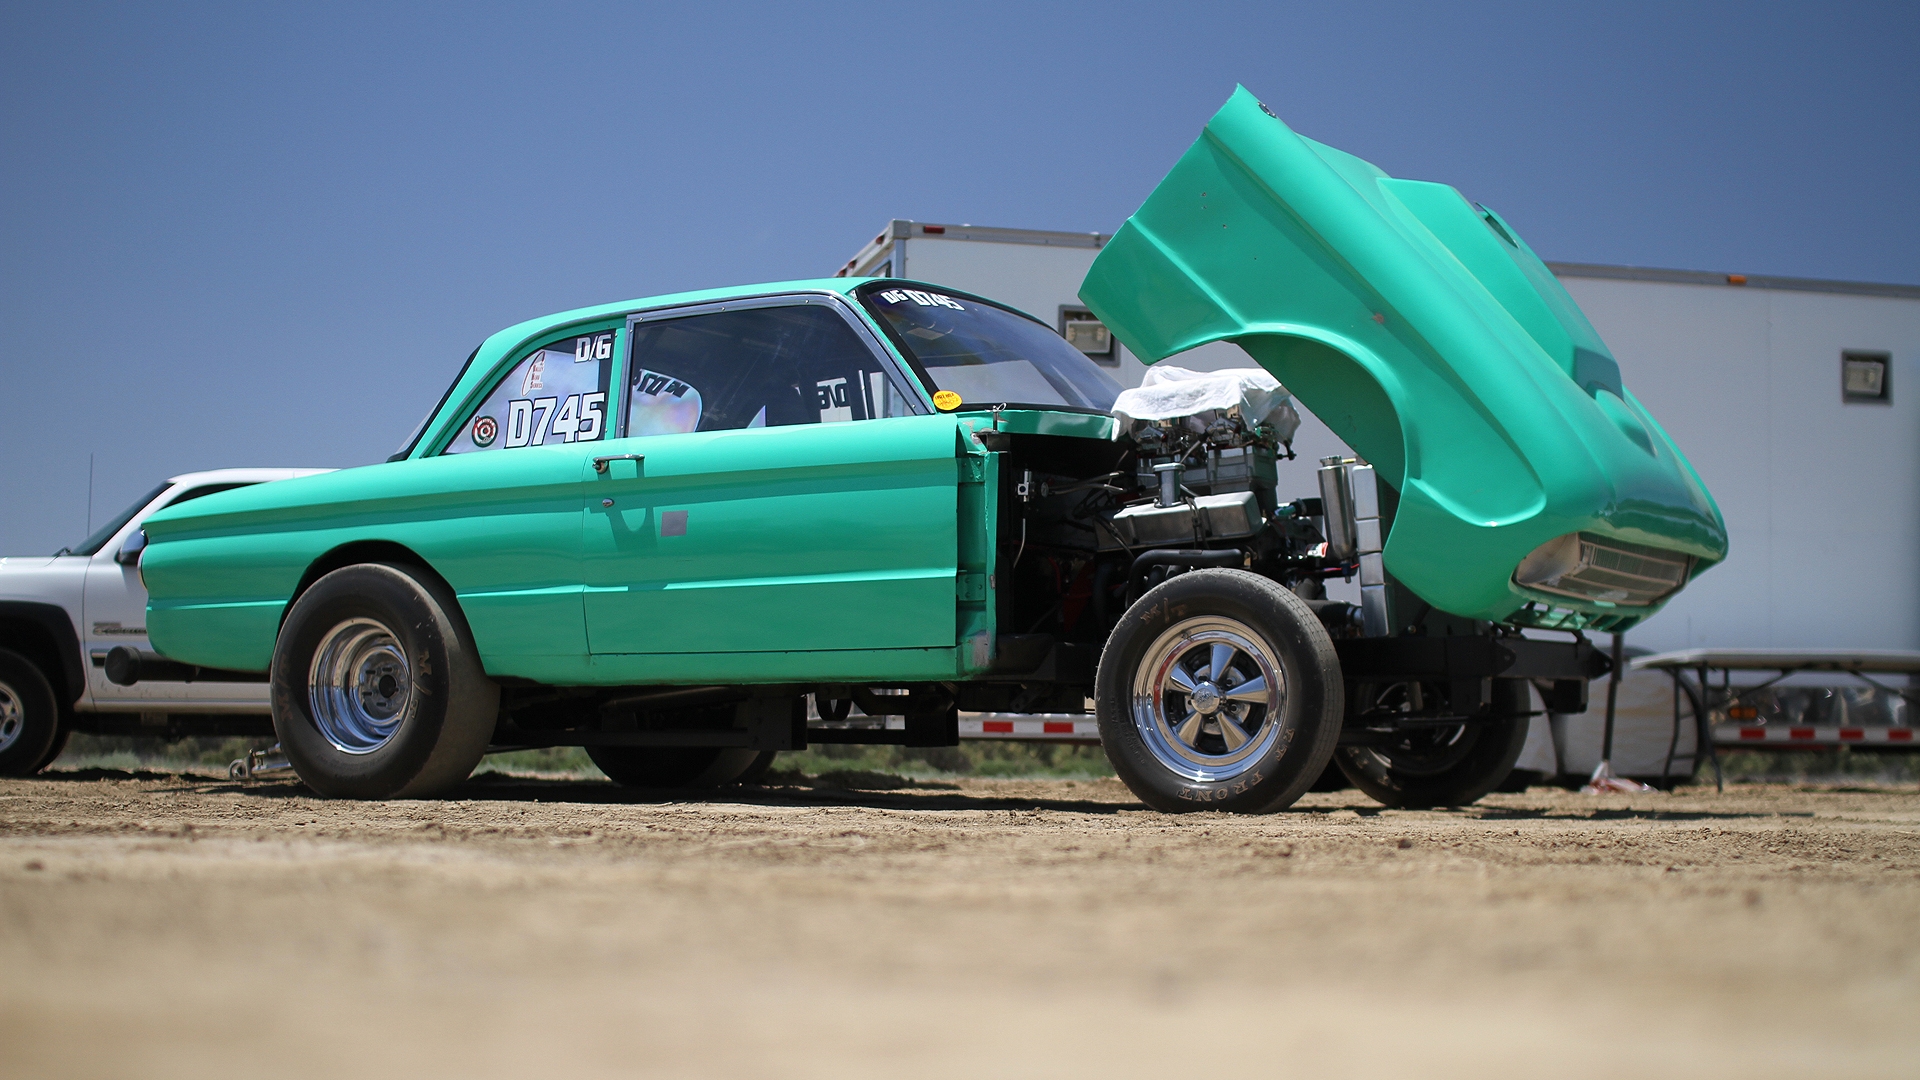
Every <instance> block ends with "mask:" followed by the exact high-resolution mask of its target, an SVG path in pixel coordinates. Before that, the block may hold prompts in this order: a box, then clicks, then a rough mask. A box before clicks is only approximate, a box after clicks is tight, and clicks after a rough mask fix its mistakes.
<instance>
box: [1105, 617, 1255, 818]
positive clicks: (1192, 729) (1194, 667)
mask: <svg viewBox="0 0 1920 1080" xmlns="http://www.w3.org/2000/svg"><path fill="white" fill-rule="evenodd" d="M1286 703H1287V677H1286V672H1285V670H1284V669H1283V668H1282V667H1281V665H1280V661H1279V657H1278V656H1277V655H1276V653H1275V650H1274V648H1273V646H1272V645H1271V644H1269V643H1268V642H1267V640H1266V639H1265V638H1263V637H1261V636H1260V634H1259V633H1257V632H1256V631H1254V630H1253V628H1251V627H1249V626H1247V625H1246V624H1245V623H1242V622H1240V621H1239V620H1237V619H1229V618H1226V617H1224V616H1215V615H1209V616H1202V617H1200V618H1195V619H1187V620H1185V621H1184V622H1180V623H1176V624H1174V625H1173V626H1171V627H1169V628H1167V629H1166V630H1164V631H1162V632H1161V634H1160V636H1159V637H1157V638H1155V639H1154V640H1153V644H1151V645H1149V646H1148V647H1147V651H1146V654H1145V655H1144V656H1142V657H1141V658H1140V664H1139V666H1138V667H1136V668H1135V669H1134V676H1133V722H1134V726H1135V727H1136V728H1137V729H1138V730H1139V732H1140V737H1141V739H1142V740H1143V741H1144V742H1145V743H1146V747H1147V752H1148V753H1151V754H1152V755H1153V756H1154V758H1155V759H1156V760H1158V761H1159V762H1160V764H1162V765H1164V766H1166V767H1167V768H1168V769H1170V770H1172V771H1173V772H1175V773H1177V774H1179V775H1180V776H1183V777H1185V778H1187V779H1189V780H1196V781H1200V782H1203V783H1206V782H1214V781H1220V780H1232V779H1235V778H1236V777H1239V776H1241V775H1242V774H1244V773H1247V772H1249V771H1251V770H1252V769H1254V768H1255V767H1256V766H1257V765H1259V764H1260V762H1261V761H1263V760H1264V759H1265V758H1266V756H1267V754H1268V752H1269V751H1271V750H1272V749H1273V746H1274V744H1275V743H1276V742H1277V741H1278V740H1279V739H1280V737H1281V734H1282V729H1283V728H1284V727H1285V717H1286V711H1287V709H1286Z"/></svg>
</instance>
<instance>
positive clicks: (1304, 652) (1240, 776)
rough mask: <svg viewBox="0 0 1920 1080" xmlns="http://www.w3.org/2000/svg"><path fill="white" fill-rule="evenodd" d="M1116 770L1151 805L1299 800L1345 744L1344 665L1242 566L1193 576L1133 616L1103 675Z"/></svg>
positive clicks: (1299, 605) (1284, 596)
mask: <svg viewBox="0 0 1920 1080" xmlns="http://www.w3.org/2000/svg"><path fill="white" fill-rule="evenodd" d="M1094 694H1095V702H1096V707H1097V709H1096V711H1097V715H1098V718H1099V723H1100V739H1101V742H1102V743H1103V744H1104V745H1105V746H1106V748H1107V756H1108V758H1109V759H1110V760H1111V761H1112V762H1113V767H1114V771H1115V772H1117V773H1119V774H1120V779H1121V780H1123V781H1125V783H1126V785H1127V787H1128V788H1130V789H1131V790H1132V791H1133V793H1134V794H1135V795H1137V796H1139V797H1140V801H1141V802H1144V803H1146V804H1147V805H1148V806H1151V807H1153V808H1154V809H1156V810H1161V811H1165V812H1168V813H1179V812H1183V811H1189V810H1227V811H1233V812H1235V813H1249V814H1260V813H1270V812H1272V811H1275V810H1280V809H1284V808H1285V807H1287V806H1290V805H1292V804H1293V802H1294V800H1296V799H1298V798H1299V797H1300V796H1301V795H1302V794H1303V793H1304V792H1306V790H1307V789H1308V788H1310V787H1312V786H1313V783H1314V781H1315V780H1317V779H1319V778H1320V774H1321V773H1322V772H1323V771H1324V770H1325V769H1326V766H1327V761H1328V759H1329V758H1330V757H1331V756H1332V754H1333V751H1334V747H1335V745H1336V744H1337V743H1338V741H1339V737H1340V720H1341V716H1342V713H1343V711H1344V709H1343V700H1344V686H1343V684H1342V682H1341V678H1340V662H1339V659H1338V658H1337V657H1336V656H1335V655H1334V651H1333V642H1332V640H1331V639H1329V638H1328V637H1327V631H1326V629H1325V628H1324V627H1323V626H1321V624H1320V620H1319V619H1317V618H1316V617H1315V616H1314V614H1313V611H1312V609H1310V608H1308V607H1307V605H1306V603H1305V602H1303V601H1302V600H1301V599H1300V598H1299V597H1297V596H1295V595H1294V594H1293V593H1291V592H1289V591H1287V590H1286V589H1285V588H1282V587H1281V586H1279V585H1277V584H1275V583H1274V582H1271V581H1269V580H1267V579H1266V578H1263V577H1259V576H1258V575H1255V574H1250V573H1247V572H1245V571H1241V570H1195V571H1190V572H1188V573H1184V574H1180V575H1178V576H1176V577H1173V578H1171V579H1169V580H1167V581H1166V582H1164V583H1162V584H1160V585H1157V586H1155V587H1154V588H1153V589H1152V590H1150V591H1149V592H1148V593H1147V594H1146V595H1145V596H1143V597H1141V598H1140V602H1139V603H1137V604H1135V605H1134V606H1133V607H1132V608H1130V609H1128V611H1127V613H1126V614H1125V615H1123V616H1121V618H1120V622H1119V624H1118V625H1116V626H1115V627H1114V630H1113V634H1112V636H1111V637H1109V638H1108V639H1107V645H1106V648H1105V649H1104V650H1102V652H1101V655H1100V669H1099V672H1098V674H1097V675H1096V677H1095V687H1094Z"/></svg>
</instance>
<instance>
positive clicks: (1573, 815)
mask: <svg viewBox="0 0 1920 1080" xmlns="http://www.w3.org/2000/svg"><path fill="white" fill-rule="evenodd" d="M36 779H39V780H51V781H56V782H68V783H86V782H97V781H127V780H137V781H147V782H160V783H170V784H172V785H175V790H180V791H191V792H193V793H195V794H202V795H213V794H222V793H227V794H235V795H245V796H248V797H250V798H254V799H260V800H283V799H304V798H313V797H315V796H314V793H313V792H312V791H311V790H310V789H309V788H307V787H306V785H304V784H302V783H300V782H299V781H298V780H295V779H293V778H292V777H284V778H271V779H262V780H258V781H255V782H252V783H244V782H240V781H234V780H228V779H225V778H223V777H215V776H208V775H202V774H195V773H181V772H163V771H158V770H149V769H139V770H127V769H105V768H88V769H73V770H64V771H52V770H49V771H47V772H44V773H41V774H40V775H39V776H38V777H36ZM1040 782H1044V781H1040ZM1328 794H1335V795H1338V796H1351V798H1341V799H1340V801H1339V802H1337V803H1331V802H1327V801H1323V800H1324V799H1325V796H1324V795H1323V796H1321V797H1320V798H1313V797H1311V796H1310V797H1309V798H1313V801H1312V802H1311V803H1310V804H1306V805H1302V804H1296V805H1295V806H1293V807H1292V808H1290V810H1289V811H1286V812H1283V813H1282V814H1281V815H1279V817H1278V820H1285V819H1286V818H1287V817H1288V816H1294V815H1303V814H1314V815H1324V814H1332V813H1346V812H1351V813H1353V814H1355V815H1357V816H1359V817H1362V818H1375V817H1380V816H1381V815H1383V814H1392V815H1395V816H1398V815H1401V814H1404V813H1407V812H1408V811H1399V810H1393V809H1390V808H1388V807H1383V806H1380V805H1378V804H1376V803H1374V802H1372V801H1371V800H1368V799H1366V798H1365V797H1364V796H1361V795H1359V794H1358V793H1356V792H1338V793H1328ZM433 801H456V802H457V801H471V802H526V803H570V804H578V805H603V806H618V805H634V806H664V805H673V804H680V805H698V804H702V803H711V804H716V805H717V804H727V805H733V806H739V805H746V806H770V807H771V806H777V807H796V806H802V807H805V806H813V807H821V808H827V807H852V808H863V809H871V810H924V811H969V810H970V811H1029V812H1031V811H1038V810H1047V811H1054V812H1059V813H1074V814H1096V815H1113V814H1118V813H1121V812H1146V811H1147V807H1146V806H1144V805H1143V804H1141V803H1138V802H1132V801H1124V802H1118V801H1112V800H1106V799H1074V798H1044V797H1041V798H1036V797H1033V796H1013V795H1008V794H1006V793H1002V792H995V791H982V790H977V789H976V790H967V789H966V788H964V787H963V786H962V785H960V784H956V783H952V782H947V781H940V780H911V779H906V778H902V777H895V776H887V775H883V774H866V773H848V774H831V775H829V776H827V777H808V778H797V779H794V780H792V781H791V782H789V781H788V780H786V779H781V780H777V781H776V782H772V783H768V784H741V785H729V786H727V787H722V788H714V789H710V790H689V789H686V788H651V789H650V788H629V787H621V786H620V785H618V784H615V783H613V782H612V781H609V780H601V779H587V778H565V777H532V776H522V775H514V774H509V773H481V774H479V775H477V776H474V777H473V778H471V779H469V780H467V781H466V782H465V783H463V784H461V785H460V786H459V787H457V788H455V789H454V790H452V791H451V792H449V793H447V795H445V796H444V797H442V798H441V799H437V800H423V802H433ZM1423 812H1424V813H1434V814H1442V815H1445V816H1447V817H1450V818H1454V819H1457V820H1461V821H1481V822H1487V823H1489V824H1500V823H1507V822H1520V821H1566V822H1612V821H1671V822H1694V821H1749V820H1755V819H1760V818H1782V817H1791V818H1812V817H1814V816H1815V815H1814V814H1813V813H1812V812H1797V811H1796V812H1781V811H1778V810H1773V809H1767V810H1758V809H1756V810H1751V811H1745V810H1695V809H1679V808H1675V809H1663V808H1660V807H1652V806H1640V807H1621V806H1591V807H1586V806H1567V805H1559V806H1538V807H1510V806H1490V805H1485V804H1479V805H1473V806H1463V807H1443V808H1436V809H1434V810H1431V811H1423Z"/></svg>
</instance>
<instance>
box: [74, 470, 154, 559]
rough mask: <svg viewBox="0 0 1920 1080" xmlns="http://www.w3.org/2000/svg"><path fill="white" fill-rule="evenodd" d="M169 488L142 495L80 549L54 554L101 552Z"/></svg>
mask: <svg viewBox="0 0 1920 1080" xmlns="http://www.w3.org/2000/svg"><path fill="white" fill-rule="evenodd" d="M167 487H168V485H166V484H161V485H160V486H159V487H157V488H154V489H153V490H152V491H149V492H147V493H146V494H145V495H142V496H140V497H139V498H138V499H135V500H134V501H133V505H132V506H129V507H127V508H126V509H125V510H122V511H120V512H119V513H118V514H115V515H114V516H113V520H111V521H109V522H107V523H106V524H105V525H102V526H100V527H99V528H98V529H95V530H94V531H93V535H92V536H89V537H87V538H86V539H85V540H82V541H80V545H79V546H78V547H70V548H61V549H60V550H59V551H56V552H54V554H55V555H92V554H93V553H94V552H97V551H99V550H100V546H101V545H102V544H105V543H106V542H107V541H109V540H111V539H113V534H114V533H117V532H119V531H120V526H122V525H125V524H126V523H127V522H129V521H132V520H133V515H135V514H137V513H139V512H140V511H141V509H142V508H144V507H145V506H146V505H147V504H148V503H150V502H152V501H153V500H155V499H157V498H159V497H160V493H161V492H163V491H165V490H167Z"/></svg>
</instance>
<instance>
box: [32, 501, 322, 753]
mask: <svg viewBox="0 0 1920 1080" xmlns="http://www.w3.org/2000/svg"><path fill="white" fill-rule="evenodd" d="M326 471H328V470H325V469H220V470H216V471H213V472H197V473H186V474H184V475H182V476H176V477H174V478H172V479H170V480H168V481H167V482H166V483H164V484H161V485H160V486H159V487H157V488H155V489H153V491H151V492H149V493H147V494H146V495H145V496H142V497H141V498H140V499H139V500H138V501H137V502H135V503H134V504H133V505H132V506H130V507H128V508H127V510H126V511H125V512H124V513H121V514H120V515H119V516H117V517H115V518H114V519H113V520H111V521H109V522H108V523H107V524H106V525H103V526H102V527H101V528H99V529H98V530H96V531H95V532H94V534H93V535H92V536H89V537H87V538H86V539H85V540H83V541H81V542H80V544H79V545H77V546H76V547H72V548H62V549H61V550H60V551H58V552H55V553H54V554H52V555H42V556H38V557H27V558H6V559H0V776H26V775H30V774H32V773H35V772H38V771H39V770H40V769H42V768H45V767H46V766H47V764H48V763H50V762H52V761H53V759H54V758H56V757H58V756H59V755H60V751H61V750H62V749H63V748H64V747H65V746H66V743H67V736H68V735H69V734H71V733H72V732H75V731H88V732H96V733H100V734H111V735H155V736H162V737H166V738H180V737H182V736H186V735H261V736H270V735H272V734H273V720H272V716H271V713H270V710H269V708H268V704H267V686H266V683H264V682H233V681H224V680H222V679H221V675H220V673H215V672H199V671H195V670H191V669H182V670H180V671H176V672H171V674H173V675H176V676H181V677H180V678H177V679H174V680H171V681H169V680H166V679H155V678H152V677H145V678H142V679H141V680H140V681H139V682H138V683H136V684H134V685H132V686H120V685H117V684H115V683H114V682H112V681H111V680H109V679H108V678H107V670H106V661H107V654H108V653H109V652H111V651H112V650H113V648H114V647H115V646H119V645H125V646H128V647H129V648H132V649H135V650H139V651H141V652H146V651H149V650H150V648H151V647H150V646H149V645H148V644H147V628H146V622H147V590H146V587H145V586H144V585H142V584H141V581H140V572H139V567H140V552H141V550H142V549H143V548H144V547H145V546H146V536H145V534H144V533H142V532H141V531H140V526H141V525H142V523H144V522H145V521H146V519H147V516H148V515H150V514H152V513H154V512H156V511H158V510H160V509H161V508H162V507H166V506H172V505H174V504H176V503H182V502H186V501H187V500H189V499H197V498H199V497H200V496H202V495H211V494H213V493H214V492H217V491H227V490H230V489H232V488H237V487H245V486H247V485H249V484H260V483H266V482H268V481H272V480H285V479H288V478H289V477H295V476H309V475H312V474H313V473H318V472H326ZM161 670H162V671H164V669H161Z"/></svg>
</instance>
